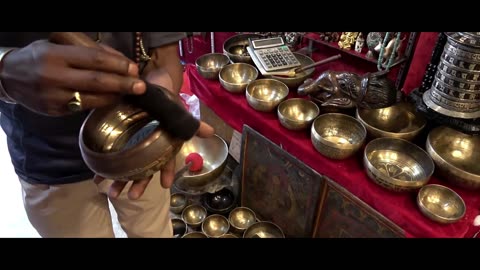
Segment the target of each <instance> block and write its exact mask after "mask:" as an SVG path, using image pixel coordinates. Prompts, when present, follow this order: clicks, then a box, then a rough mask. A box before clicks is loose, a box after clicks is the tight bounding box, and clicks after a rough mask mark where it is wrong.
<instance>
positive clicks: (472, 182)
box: [426, 126, 480, 190]
mask: <svg viewBox="0 0 480 270" xmlns="http://www.w3.org/2000/svg"><path fill="white" fill-rule="evenodd" d="M426 149H427V152H428V154H430V156H431V157H432V159H433V161H434V162H435V165H436V167H437V173H438V174H439V175H441V176H442V179H445V180H447V181H449V182H450V183H452V184H454V185H457V186H459V187H462V188H465V189H469V190H480V164H479V162H480V137H479V136H472V135H467V134H464V133H462V132H460V131H456V130H454V129H452V128H449V127H446V126H440V127H437V128H435V129H434V130H432V131H431V132H430V133H429V134H428V137H427V143H426Z"/></svg>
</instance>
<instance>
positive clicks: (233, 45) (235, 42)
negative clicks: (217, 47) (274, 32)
mask: <svg viewBox="0 0 480 270" xmlns="http://www.w3.org/2000/svg"><path fill="white" fill-rule="evenodd" d="M262 37H263V36H262V35H259V34H238V35H235V36H232V37H230V38H228V39H227V40H225V42H224V43H223V53H224V54H225V55H227V56H228V58H230V60H231V61H232V62H233V63H239V62H241V63H248V64H253V61H252V57H251V56H250V54H249V53H248V51H247V46H249V42H248V39H249V38H252V39H259V38H262Z"/></svg>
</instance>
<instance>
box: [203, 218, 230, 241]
mask: <svg viewBox="0 0 480 270" xmlns="http://www.w3.org/2000/svg"><path fill="white" fill-rule="evenodd" d="M229 229H230V223H229V222H228V219H227V218H226V217H224V216H222V215H216V214H215V215H210V216H208V217H207V218H206V219H205V220H204V221H203V223H202V232H203V233H204V234H205V235H206V236H208V237H211V238H217V237H220V236H222V235H224V234H226V233H228V230H229Z"/></svg>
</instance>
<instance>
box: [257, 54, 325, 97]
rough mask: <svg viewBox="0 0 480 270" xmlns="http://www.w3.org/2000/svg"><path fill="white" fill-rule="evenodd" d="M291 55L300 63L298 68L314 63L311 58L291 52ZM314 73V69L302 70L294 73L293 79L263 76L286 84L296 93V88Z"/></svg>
mask: <svg viewBox="0 0 480 270" xmlns="http://www.w3.org/2000/svg"><path fill="white" fill-rule="evenodd" d="M293 55H295V57H296V58H297V59H298V61H299V62H300V64H301V66H300V67H304V66H307V65H311V64H313V63H315V61H313V59H312V58H310V57H308V56H306V55H304V54H301V53H296V52H293ZM314 72H315V68H310V69H307V70H304V71H302V72H298V73H295V76H294V77H285V76H273V75H265V77H267V78H271V79H275V80H279V81H281V82H283V83H284V84H286V85H287V86H288V87H289V88H290V89H292V90H295V91H296V90H297V88H298V87H299V86H300V85H301V84H302V83H303V82H304V81H305V80H306V79H308V78H310V77H312V76H313V73H314Z"/></svg>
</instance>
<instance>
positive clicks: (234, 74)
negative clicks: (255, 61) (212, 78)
mask: <svg viewBox="0 0 480 270" xmlns="http://www.w3.org/2000/svg"><path fill="white" fill-rule="evenodd" d="M257 77H258V70H257V68H256V67H254V66H252V65H250V64H246V63H235V64H229V65H226V66H225V67H223V68H222V70H220V73H219V74H218V79H219V81H220V84H221V85H222V86H223V88H224V89H225V90H227V91H228V92H230V93H234V94H239V93H243V92H244V91H245V89H246V88H247V85H248V84H249V83H251V82H253V81H255V80H256V79H257Z"/></svg>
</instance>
